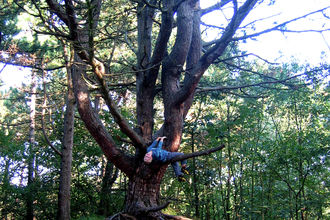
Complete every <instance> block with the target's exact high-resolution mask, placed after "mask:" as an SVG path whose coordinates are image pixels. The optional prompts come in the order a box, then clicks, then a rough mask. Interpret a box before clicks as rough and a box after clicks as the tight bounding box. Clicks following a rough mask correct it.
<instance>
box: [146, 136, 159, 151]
mask: <svg viewBox="0 0 330 220" xmlns="http://www.w3.org/2000/svg"><path fill="white" fill-rule="evenodd" d="M157 143H158V138H157V139H156V140H154V142H152V144H151V145H150V146H149V147H148V148H147V152H149V151H151V149H152V148H154V147H156V144H157Z"/></svg>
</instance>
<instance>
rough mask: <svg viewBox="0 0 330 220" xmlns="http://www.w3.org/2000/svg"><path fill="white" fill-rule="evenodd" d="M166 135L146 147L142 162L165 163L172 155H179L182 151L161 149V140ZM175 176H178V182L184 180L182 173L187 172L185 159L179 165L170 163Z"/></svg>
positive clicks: (162, 140)
mask: <svg viewBox="0 0 330 220" xmlns="http://www.w3.org/2000/svg"><path fill="white" fill-rule="evenodd" d="M165 138H166V137H165V136H164V137H158V138H157V139H156V140H154V142H153V143H152V144H151V145H150V146H149V147H148V148H147V153H146V154H145V156H144V162H145V163H147V164H150V163H151V162H152V161H155V162H156V163H157V162H159V163H166V162H168V161H170V160H172V159H173V158H174V157H177V156H181V155H183V153H180V152H170V151H167V150H163V149H162V146H163V142H164V139H165ZM171 165H172V167H173V170H174V173H175V176H176V177H177V178H178V180H179V181H180V182H185V181H186V179H185V178H184V174H189V172H188V170H187V161H186V160H183V161H181V167H180V165H179V162H177V161H176V162H173V163H171Z"/></svg>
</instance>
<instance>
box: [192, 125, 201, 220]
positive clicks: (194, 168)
mask: <svg viewBox="0 0 330 220" xmlns="http://www.w3.org/2000/svg"><path fill="white" fill-rule="evenodd" d="M191 152H192V153H194V152H195V138H194V129H192V132H191ZM192 174H193V189H194V198H195V199H194V204H195V216H196V217H197V218H198V217H199V215H200V214H199V206H200V204H199V192H198V188H197V175H196V159H195V158H193V163H192Z"/></svg>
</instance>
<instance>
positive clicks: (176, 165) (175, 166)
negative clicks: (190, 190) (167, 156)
mask: <svg viewBox="0 0 330 220" xmlns="http://www.w3.org/2000/svg"><path fill="white" fill-rule="evenodd" d="M171 165H172V168H173V170H174V174H175V176H176V177H178V176H182V175H183V173H182V172H181V167H180V165H179V163H178V162H174V163H171Z"/></svg>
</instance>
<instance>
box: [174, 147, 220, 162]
mask: <svg viewBox="0 0 330 220" xmlns="http://www.w3.org/2000/svg"><path fill="white" fill-rule="evenodd" d="M224 147H225V145H224V144H222V145H221V146H219V147H215V148H211V149H207V150H204V151H198V152H194V153H190V154H184V155H180V156H177V157H174V158H173V159H172V160H170V161H168V162H169V163H173V162H176V161H182V160H186V159H189V158H193V157H199V156H204V155H209V154H211V153H214V152H216V151H219V150H222V149H223V148H224Z"/></svg>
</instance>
